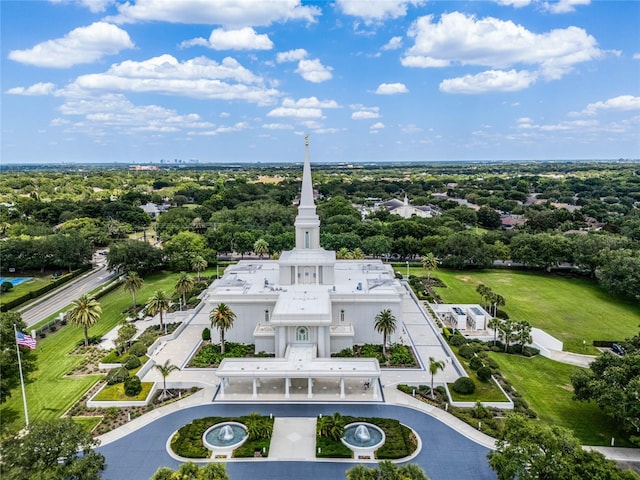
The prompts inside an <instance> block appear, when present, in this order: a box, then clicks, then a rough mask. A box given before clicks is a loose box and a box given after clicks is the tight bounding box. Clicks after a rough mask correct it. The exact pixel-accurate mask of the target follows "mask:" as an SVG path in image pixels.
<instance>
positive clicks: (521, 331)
mask: <svg viewBox="0 0 640 480" xmlns="http://www.w3.org/2000/svg"><path fill="white" fill-rule="evenodd" d="M516 328H517V329H518V330H517V332H516V339H517V341H518V343H519V344H520V348H521V349H522V352H524V347H525V346H526V345H528V344H530V343H531V342H532V340H533V339H532V338H531V324H530V323H529V322H527V321H526V320H521V321H520V322H517V323H516Z"/></svg>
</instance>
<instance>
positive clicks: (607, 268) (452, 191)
mask: <svg viewBox="0 0 640 480" xmlns="http://www.w3.org/2000/svg"><path fill="white" fill-rule="evenodd" d="M300 175H301V166H300V165H299V164H298V165H296V164H288V165H263V166H252V165H246V166H237V165H236V166H202V165H198V166H196V165H194V166H183V167H181V168H176V167H162V166H159V167H158V168H154V169H133V168H132V169H127V168H124V167H105V166H102V167H97V166H83V167H80V166H74V167H67V168H51V167H48V168H42V169H38V168H31V169H19V168H13V169H7V168H4V169H3V174H2V176H1V177H0V237H1V238H2V241H1V242H0V258H2V263H1V266H0V269H1V272H2V274H6V273H7V271H8V269H9V268H11V269H15V272H17V273H20V274H24V273H27V272H29V271H39V272H47V271H57V270H61V269H66V270H71V269H73V268H76V267H79V266H81V265H83V264H86V263H87V262H89V261H90V259H91V255H92V253H93V251H95V250H96V249H103V248H108V249H109V252H108V254H107V259H108V261H109V265H110V267H112V268H114V269H117V270H120V271H122V272H128V271H136V272H138V273H141V274H144V273H148V272H151V271H157V270H160V269H167V268H168V269H172V270H176V271H186V270H193V269H194V265H196V264H198V265H201V264H202V260H204V261H205V262H206V263H207V264H208V265H214V264H215V262H216V261H217V259H218V258H220V256H227V255H231V254H235V255H238V256H245V255H251V254H253V255H260V256H263V255H267V254H268V255H274V256H277V255H278V253H279V252H281V251H282V250H285V249H289V248H292V247H293V242H294V234H293V219H294V217H295V215H296V205H295V200H296V196H297V195H298V192H299V188H300ZM313 181H314V186H315V188H316V189H317V204H318V213H319V215H320V218H321V221H322V235H321V242H322V245H323V246H324V247H325V248H327V249H331V250H336V251H337V252H338V254H339V256H341V257H342V258H350V257H361V256H363V255H364V256H373V257H382V258H386V259H391V260H401V261H405V260H410V261H417V260H419V259H421V258H422V257H423V256H426V255H428V254H429V253H432V254H433V255H435V256H436V257H437V258H438V259H439V263H440V264H441V265H442V266H444V267H449V268H454V269H469V268H486V267H490V266H492V265H496V264H497V265H501V266H509V267H512V268H515V267H517V268H528V269H540V270H547V271H552V270H554V269H557V268H559V267H562V268H565V269H568V268H570V269H572V270H573V271H574V272H576V273H579V274H584V275H587V276H590V277H592V278H594V279H597V280H598V281H599V282H600V283H601V285H602V286H603V287H604V288H605V289H607V290H609V291H610V292H612V293H614V294H617V295H621V296H629V297H632V298H635V299H636V300H637V301H640V164H638V163H633V162H612V163H587V162H572V163H473V164H460V165H459V164H437V163H434V164H402V165H397V164H378V165H329V164H318V165H313ZM405 196H406V198H407V199H408V201H409V202H410V204H411V205H414V206H430V207H431V211H432V216H431V217H429V218H423V217H420V216H412V217H410V218H403V217H401V216H399V215H395V214H393V212H392V211H390V210H389V209H387V208H384V207H380V204H381V203H383V202H385V201H388V200H391V199H397V200H400V201H402V200H404V198H405ZM148 203H152V204H155V206H157V207H158V209H159V211H160V213H159V215H158V216H157V218H155V217H154V216H152V215H149V214H148V213H146V212H145V211H144V210H143V209H142V208H141V206H143V205H146V204H148ZM505 219H511V220H512V221H511V223H509V222H506V221H505ZM514 219H515V220H514Z"/></svg>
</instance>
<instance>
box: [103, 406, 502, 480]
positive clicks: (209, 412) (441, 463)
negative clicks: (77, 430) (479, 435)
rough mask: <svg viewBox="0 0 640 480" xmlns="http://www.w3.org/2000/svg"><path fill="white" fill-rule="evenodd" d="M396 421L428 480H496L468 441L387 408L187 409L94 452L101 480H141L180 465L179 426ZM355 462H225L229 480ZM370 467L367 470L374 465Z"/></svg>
mask: <svg viewBox="0 0 640 480" xmlns="http://www.w3.org/2000/svg"><path fill="white" fill-rule="evenodd" d="M336 411H340V413H342V414H343V415H356V416H365V417H387V418H397V419H398V420H400V421H401V422H402V423H404V424H405V425H409V426H410V427H411V428H413V429H414V430H415V431H416V433H417V434H418V435H419V436H420V438H421V439H422V449H421V450H420V452H419V453H418V454H417V455H416V457H415V458H414V459H412V460H411V461H410V463H417V464H418V465H420V466H421V467H422V468H423V469H424V470H425V472H426V473H427V475H428V476H429V478H431V480H496V474H495V473H494V472H493V471H492V470H491V468H490V467H489V464H488V462H487V458H486V455H487V453H488V450H487V449H486V448H485V447H482V446H480V445H478V444H477V443H475V442H473V441H471V440H469V439H467V438H466V437H464V436H462V435H461V434H459V433H458V432H456V431H454V430H452V429H451V427H449V426H448V425H445V424H444V423H442V422H440V421H439V420H437V419H435V418H433V417H431V416H429V415H426V414H424V413H422V412H418V411H415V410H413V409H410V408H405V407H398V406H390V405H345V404H299V405H282V404H249V405H248V404H218V403H212V404H207V405H200V406H196V407H191V408H187V409H184V410H180V411H178V412H174V413H171V414H168V415H166V416H164V417H162V418H160V419H158V420H156V421H154V422H153V423H151V424H149V425H147V426H145V427H142V428H141V429H139V430H136V431H135V432H133V433H131V434H129V435H127V436H125V437H123V438H121V439H119V440H116V441H115V442H113V443H110V444H108V445H105V446H104V447H99V448H98V449H97V451H98V452H100V453H102V454H103V455H104V456H105V457H106V463H107V468H106V470H105V471H104V473H103V475H102V478H103V479H105V480H131V479H135V480H145V479H148V478H150V477H151V476H152V475H153V473H154V472H155V471H156V470H157V469H158V467H161V466H163V465H167V466H169V467H171V468H177V467H178V466H179V465H180V462H178V461H177V460H174V459H173V458H171V457H170V456H169V454H168V453H167V450H166V445H167V440H168V439H169V438H170V437H171V435H172V434H173V433H174V432H175V431H176V430H177V429H178V428H180V427H181V426H183V425H185V424H187V423H189V422H191V421H192V420H193V419H196V418H202V417H207V416H222V417H226V416H237V415H247V414H249V413H251V412H258V413H261V414H265V415H267V414H269V413H272V414H273V415H274V416H280V417H315V416H317V415H318V414H320V413H322V414H323V415H331V414H333V413H334V412H336ZM354 465H355V463H350V462H349V463H347V462H341V461H335V462H332V461H319V462H318V461H269V460H266V461H265V460H253V459H249V460H247V461H237V460H234V461H230V462H228V463H227V470H228V472H229V476H230V477H231V478H232V479H233V480H294V479H295V480H297V479H301V478H309V479H314V480H340V479H344V478H345V471H346V470H347V469H349V468H350V467H352V466H354ZM373 465H374V464H372V465H371V466H373Z"/></svg>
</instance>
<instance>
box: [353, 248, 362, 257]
mask: <svg viewBox="0 0 640 480" xmlns="http://www.w3.org/2000/svg"><path fill="white" fill-rule="evenodd" d="M353 259H354V260H364V252H363V251H362V249H361V248H360V247H356V248H354V249H353Z"/></svg>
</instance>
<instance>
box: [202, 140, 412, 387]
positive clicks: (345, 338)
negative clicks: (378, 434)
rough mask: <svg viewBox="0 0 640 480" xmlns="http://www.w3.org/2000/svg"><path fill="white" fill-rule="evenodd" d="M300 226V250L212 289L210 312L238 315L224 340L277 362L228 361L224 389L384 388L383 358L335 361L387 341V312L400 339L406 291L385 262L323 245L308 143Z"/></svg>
mask: <svg viewBox="0 0 640 480" xmlns="http://www.w3.org/2000/svg"><path fill="white" fill-rule="evenodd" d="M294 225H295V239H296V243H295V248H294V249H293V250H290V251H286V252H283V253H282V254H281V256H280V258H279V259H278V260H242V261H240V262H238V263H237V264H236V265H232V266H229V267H228V268H227V269H226V270H225V272H224V276H223V277H222V278H220V279H218V280H216V281H215V282H213V283H212V285H211V286H210V287H209V290H208V292H207V302H208V305H207V307H208V309H211V310H212V309H215V308H216V306H217V305H218V304H219V303H225V304H227V305H228V306H229V308H231V310H232V311H233V312H234V313H235V314H236V319H235V322H234V324H233V327H232V328H231V329H230V330H229V331H228V332H226V334H225V338H226V339H227V340H229V341H232V342H239V343H247V344H251V343H254V344H255V350H256V353H258V352H266V353H273V354H274V355H275V357H276V358H274V359H265V358H260V359H225V360H223V362H222V363H221V365H220V367H219V368H218V372H217V374H218V377H220V378H222V379H223V382H222V387H223V388H224V385H225V381H226V382H228V381H229V379H233V378H253V391H254V395H256V394H257V391H258V390H257V389H258V387H259V385H260V380H261V379H263V380H264V379H266V378H284V379H285V388H286V392H287V394H288V389H289V385H290V384H291V379H292V378H306V379H307V381H308V392H309V397H311V396H312V388H313V379H314V378H335V379H340V382H341V383H340V384H341V387H343V379H344V378H345V377H346V378H349V377H360V378H365V379H372V380H376V382H375V385H374V386H375V388H376V389H377V378H378V377H379V376H380V367H379V365H378V361H377V360H375V359H353V358H330V357H331V354H332V353H334V352H338V351H340V350H342V349H344V348H348V347H352V346H353V345H359V344H365V343H377V344H380V343H381V341H382V335H381V334H380V333H379V332H377V331H376V329H375V327H374V324H375V317H376V315H378V313H380V312H381V311H382V310H385V309H389V310H390V311H391V312H392V314H393V315H394V316H395V318H396V320H397V328H396V332H395V334H392V335H391V336H390V337H389V339H388V341H389V342H390V343H393V342H395V341H397V339H398V335H399V332H400V331H401V330H402V325H403V323H402V322H403V318H402V315H403V311H402V299H403V296H404V295H406V294H407V291H406V290H405V288H404V287H403V286H402V285H401V284H400V282H399V281H398V280H397V279H396V278H395V276H394V272H393V269H392V267H391V266H390V265H386V264H383V263H382V261H381V260H336V254H335V252H334V251H327V250H325V249H324V248H322V247H321V246H320V219H319V217H318V215H317V214H316V205H315V203H314V198H313V185H312V181H311V165H310V162H309V142H308V138H305V157H304V167H303V175H302V191H301V198H300V205H299V207H298V215H297V217H296V220H295V224H294ZM212 333H213V332H212ZM374 394H375V392H374Z"/></svg>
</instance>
